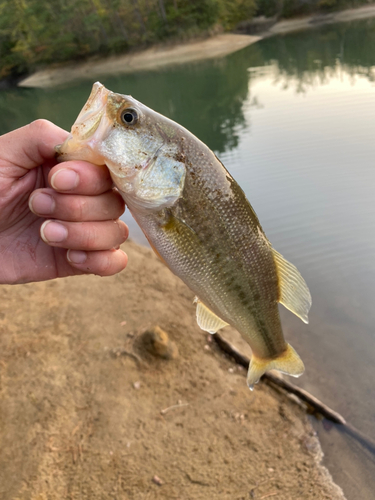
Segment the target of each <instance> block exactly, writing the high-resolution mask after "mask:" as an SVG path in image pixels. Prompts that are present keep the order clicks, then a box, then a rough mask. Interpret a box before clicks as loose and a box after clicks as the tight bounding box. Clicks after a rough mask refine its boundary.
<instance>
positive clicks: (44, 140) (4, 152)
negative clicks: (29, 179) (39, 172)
mask: <svg viewBox="0 0 375 500" xmlns="http://www.w3.org/2000/svg"><path fill="white" fill-rule="evenodd" d="M67 136H68V132H66V131H65V130H63V129H62V128H60V127H58V126H57V125H54V124H53V123H52V122H49V121H48V120H36V121H34V122H32V123H30V124H29V125H25V126H24V127H21V128H19V129H17V130H14V131H13V132H9V133H8V134H5V135H3V136H1V137H0V168H2V167H5V168H7V169H9V168H11V169H12V167H13V168H15V169H16V170H14V171H11V172H10V175H9V172H8V175H9V176H10V177H17V178H19V177H22V176H23V175H25V174H26V173H27V171H28V170H30V169H32V168H35V167H37V166H39V165H41V164H43V163H44V162H46V160H52V159H53V158H54V157H55V149H54V148H55V146H56V145H57V144H60V143H61V142H63V141H64V140H65V139H66V137H67Z"/></svg>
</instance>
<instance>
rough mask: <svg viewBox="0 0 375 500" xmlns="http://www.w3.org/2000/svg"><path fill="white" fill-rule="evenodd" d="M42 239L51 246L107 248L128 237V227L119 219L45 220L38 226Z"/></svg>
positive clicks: (80, 248) (115, 245) (116, 245)
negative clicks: (85, 220)
mask: <svg viewBox="0 0 375 500" xmlns="http://www.w3.org/2000/svg"><path fill="white" fill-rule="evenodd" d="M40 236H41V237H42V239H43V241H45V243H47V244H48V245H50V246H52V247H60V248H69V249H71V250H87V251H93V250H109V249H111V248H115V247H118V246H119V245H121V243H123V242H124V241H125V240H126V238H127V237H128V227H127V225H126V224H125V223H124V222H122V221H121V220H113V221H112V220H107V221H95V222H66V221H60V220H46V221H45V222H44V223H43V224H42V226H41V228H40Z"/></svg>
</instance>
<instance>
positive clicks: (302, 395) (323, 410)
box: [212, 333, 375, 454]
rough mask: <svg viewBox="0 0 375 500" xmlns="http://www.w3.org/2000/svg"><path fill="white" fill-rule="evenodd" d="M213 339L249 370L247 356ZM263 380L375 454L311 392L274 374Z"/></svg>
mask: <svg viewBox="0 0 375 500" xmlns="http://www.w3.org/2000/svg"><path fill="white" fill-rule="evenodd" d="M212 337H213V338H214V340H215V342H216V344H217V345H218V346H219V347H220V349H221V350H222V351H224V352H225V353H226V354H229V356H231V357H232V358H233V359H234V360H235V361H236V363H238V364H239V365H241V366H244V367H245V368H248V366H249V363H250V360H249V358H248V357H247V356H245V355H244V354H242V353H240V352H239V351H238V350H237V349H236V348H235V347H234V346H232V344H230V343H229V342H228V341H227V340H225V339H223V337H221V335H219V334H218V333H215V334H214V335H212ZM261 380H263V381H264V382H267V383H269V384H271V385H272V384H273V385H276V386H277V387H281V388H282V389H284V390H285V391H287V392H289V393H291V394H295V395H296V396H297V397H298V398H299V399H300V400H301V401H304V402H305V403H307V404H308V405H309V406H311V407H312V408H313V409H314V410H315V412H316V413H320V415H322V416H323V417H325V418H326V419H327V420H330V421H331V422H334V423H335V424H339V425H340V426H341V427H339V429H342V430H343V431H345V432H346V433H347V434H349V435H350V436H352V437H353V438H354V439H356V440H357V441H359V442H360V443H361V444H362V445H363V446H364V447H365V448H367V449H368V450H369V451H371V452H372V453H374V454H375V442H374V441H372V440H371V439H370V438H368V437H367V436H366V435H365V434H363V433H362V432H361V431H359V430H358V429H356V428H355V427H353V426H352V425H351V424H348V423H347V422H346V420H345V418H344V417H343V416H342V415H340V413H337V412H336V411H334V410H332V409H331V408H329V406H327V405H325V404H324V403H322V402H321V401H319V399H317V398H316V397H315V396H313V395H312V394H310V393H309V392H307V391H305V390H304V389H300V388H299V387H297V386H296V385H293V384H291V383H290V382H287V381H286V380H284V379H282V378H280V377H277V376H275V375H273V374H272V373H265V374H264V375H263V377H262V379H261Z"/></svg>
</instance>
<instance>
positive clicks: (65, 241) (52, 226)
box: [0, 120, 128, 284]
mask: <svg viewBox="0 0 375 500" xmlns="http://www.w3.org/2000/svg"><path fill="white" fill-rule="evenodd" d="M67 135H68V133H67V132H66V131H65V130H62V129H61V128H59V127H57V126H56V125H54V124H53V123H51V122H48V121H46V120H37V121H35V122H33V123H31V124H29V125H26V126H25V127H22V128H20V129H17V130H14V131H13V132H10V133H9V134H5V135H3V136H1V137H0V283H3V284H4V283H8V284H14V283H27V282H30V281H42V280H49V279H53V278H58V277H65V276H73V275H77V274H86V273H93V274H99V275H101V276H109V275H112V274H115V273H118V272H120V271H121V270H122V269H124V268H125V266H126V262H127V256H126V254H125V253H124V252H123V251H122V250H120V249H119V248H118V246H119V245H120V244H121V243H123V242H124V241H125V240H126V238H127V236H128V228H127V226H126V224H125V223H124V222H122V221H120V220H118V217H120V215H121V214H122V213H123V211H124V202H123V200H122V198H121V196H120V194H119V193H118V192H117V191H116V190H114V189H113V184H112V180H111V178H110V175H109V172H108V170H107V168H106V167H98V166H96V165H93V164H91V163H88V162H84V161H68V162H65V163H60V164H58V165H56V160H55V151H54V147H55V145H56V144H60V143H62V142H63V141H64V140H65V139H66V137H67Z"/></svg>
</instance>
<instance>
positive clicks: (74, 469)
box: [0, 243, 344, 500]
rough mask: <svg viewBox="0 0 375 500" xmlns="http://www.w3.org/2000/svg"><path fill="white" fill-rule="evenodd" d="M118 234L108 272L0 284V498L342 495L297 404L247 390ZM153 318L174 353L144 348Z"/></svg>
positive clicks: (162, 278)
mask: <svg viewBox="0 0 375 500" xmlns="http://www.w3.org/2000/svg"><path fill="white" fill-rule="evenodd" d="M125 247H126V250H127V252H128V254H129V264H128V268H127V270H126V271H125V272H123V273H121V274H120V275H118V276H115V277H112V278H106V279H103V278H98V277H92V276H87V277H79V278H71V279H64V280H56V281H52V282H48V283H37V284H30V285H20V286H14V287H10V286H2V287H0V301H1V313H0V377H1V378H0V422H1V426H0V448H1V454H0V498H1V499H2V500H16V499H17V500H29V499H32V500H47V499H48V500H53V499H56V500H57V499H59V500H61V499H72V500H74V499H79V500H84V499H90V500H95V499H107V498H108V499H109V498H110V499H118V500H128V499H129V500H143V499H144V500H146V499H148V500H151V499H176V500H177V499H180V500H200V499H202V500H206V499H210V498H212V499H215V500H216V499H217V500H224V499H225V500H240V499H243V500H245V499H246V500H247V499H249V498H254V499H259V500H260V499H266V498H272V499H275V500H295V499H304V500H309V499H317V500H323V499H327V500H328V499H331V500H333V499H335V500H336V499H337V500H338V499H343V498H344V497H343V495H342V493H341V491H340V490H339V489H338V488H337V487H336V486H335V485H334V484H332V482H331V478H330V476H329V474H328V472H327V471H326V469H325V468H324V467H322V466H321V465H320V464H319V463H320V460H321V450H320V446H319V442H318V440H317V438H316V437H315V436H314V433H313V431H312V428H311V426H310V425H309V423H308V421H307V418H306V416H305V414H304V412H303V410H302V409H301V408H300V407H299V406H298V405H297V404H295V403H294V402H292V401H290V400H288V399H287V398H286V397H285V396H282V395H280V394H278V393H276V392H273V391H272V390H271V389H269V388H268V387H266V386H264V385H260V386H257V387H256V390H255V391H254V392H253V393H250V392H249V390H248V389H247V387H246V382H245V371H243V370H242V369H239V368H238V367H237V366H235V365H234V364H233V363H231V362H230V361H229V360H228V359H226V358H225V356H224V355H223V354H222V353H221V352H219V351H217V349H216V348H215V346H214V345H213V344H212V343H210V342H209V340H208V338H207V335H206V334H205V333H203V332H202V331H201V330H200V329H199V328H198V327H197V325H196V323H195V314H194V305H193V296H192V293H191V292H190V291H189V290H188V289H187V288H186V287H185V286H184V285H183V284H182V283H181V282H180V280H178V279H177V278H176V277H175V276H173V275H172V274H171V273H170V272H169V271H168V270H167V269H166V268H165V267H164V265H163V264H162V263H160V262H159V261H158V259H157V258H156V257H155V256H154V255H153V254H152V253H151V252H150V250H148V249H146V248H143V247H139V246H137V245H135V244H134V243H128V244H127V245H125ZM155 324H159V325H160V326H161V327H162V328H163V329H164V330H165V331H166V332H168V334H169V336H170V338H171V340H172V341H174V342H175V344H176V346H177V349H178V352H179V354H178V356H177V357H176V358H175V359H170V360H165V359H162V358H156V357H155V356H153V355H151V354H150V353H149V352H148V351H147V350H146V349H145V347H144V345H143V343H142V341H141V339H142V337H141V333H142V332H144V331H145V330H146V329H147V328H149V327H151V326H154V325H155ZM225 331H226V332H227V335H229V336H231V340H232V341H233V335H235V334H234V331H233V330H232V329H230V328H229V329H226V330H224V331H223V332H224V333H225ZM174 405H177V406H176V407H174ZM167 408H169V410H166V409H167ZM162 410H164V411H162ZM155 476H157V477H155Z"/></svg>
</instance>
